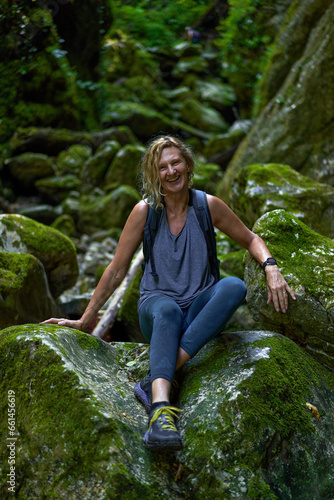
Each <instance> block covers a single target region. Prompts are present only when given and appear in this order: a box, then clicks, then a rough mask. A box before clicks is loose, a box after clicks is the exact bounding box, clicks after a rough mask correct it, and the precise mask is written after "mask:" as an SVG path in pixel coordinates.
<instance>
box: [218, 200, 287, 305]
mask: <svg viewBox="0 0 334 500" xmlns="http://www.w3.org/2000/svg"><path fill="white" fill-rule="evenodd" d="M208 203H209V208H210V213H211V218H212V223H213V225H214V226H215V227H217V229H219V230H220V231H222V232H224V233H225V234H226V235H227V236H229V237H230V238H232V239H233V240H234V241H236V242H237V243H239V245H241V246H243V247H244V248H246V249H247V250H248V251H249V253H250V254H251V255H252V257H254V259H256V260H257V262H259V263H260V264H261V266H262V265H263V263H264V262H265V261H266V260H267V258H268V257H271V254H270V252H269V250H268V248H267V246H266V245H265V243H264V241H263V240H262V238H260V237H259V236H257V235H256V234H254V233H253V232H252V231H250V230H249V229H248V228H247V227H246V226H245V225H244V224H243V222H241V220H240V219H239V218H238V217H237V216H236V215H235V213H234V212H233V211H232V210H231V209H230V208H229V207H228V206H227V205H226V204H225V203H224V202H223V201H222V200H220V199H219V198H216V197H215V196H208ZM265 273H266V278H267V290H268V301H267V303H268V304H269V303H270V302H271V301H273V303H274V307H275V309H276V311H279V310H280V308H281V310H282V311H283V312H286V310H287V308H288V295H287V293H289V294H290V295H291V297H292V298H293V299H294V300H295V299H296V297H295V295H294V293H293V291H292V290H291V288H290V287H289V285H288V284H287V282H286V281H285V279H284V278H283V276H282V274H281V272H280V270H279V268H278V266H266V268H265Z"/></svg>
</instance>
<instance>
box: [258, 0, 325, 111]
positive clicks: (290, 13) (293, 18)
mask: <svg viewBox="0 0 334 500" xmlns="http://www.w3.org/2000/svg"><path fill="white" fill-rule="evenodd" d="M331 4H332V1H331V0H312V1H308V0H306V1H305V0H303V1H300V0H297V1H296V0H295V1H293V2H290V6H289V8H288V9H287V12H286V16H285V18H284V20H283V23H282V25H281V27H280V30H279V32H278V34H277V37H276V40H275V42H274V43H273V44H272V47H271V51H270V55H269V60H268V62H267V65H266V68H265V71H264V75H263V77H262V78H261V80H260V83H259V86H258V90H257V95H256V101H257V108H258V109H260V110H261V109H263V108H264V107H265V106H266V105H267V104H268V102H269V101H270V100H271V99H272V98H273V97H274V96H275V95H276V93H277V92H278V90H279V88H280V87H281V85H282V84H283V82H284V80H285V78H286V77H287V75H288V74H289V71H290V69H291V68H292V67H293V65H294V64H295V63H296V62H297V61H298V59H299V58H300V57H301V56H302V54H303V52H304V48H305V46H306V44H307V42H308V38H309V35H310V32H311V31H312V30H313V28H314V27H315V26H316V25H317V23H318V22H319V19H320V18H321V17H322V16H323V15H324V13H325V12H326V10H327V9H328V7H330V5H331Z"/></svg>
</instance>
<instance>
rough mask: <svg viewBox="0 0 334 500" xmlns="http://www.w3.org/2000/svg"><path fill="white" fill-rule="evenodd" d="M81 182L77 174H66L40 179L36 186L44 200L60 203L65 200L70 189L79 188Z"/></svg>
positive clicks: (55, 203)
mask: <svg viewBox="0 0 334 500" xmlns="http://www.w3.org/2000/svg"><path fill="white" fill-rule="evenodd" d="M80 184H81V183H80V179H79V177H78V176H77V175H73V174H66V175H63V176H60V175H55V176H53V177H45V178H44V179H39V180H38V181H36V182H35V187H36V189H37V191H38V194H39V195H40V197H41V199H42V200H43V201H44V202H47V203H51V204H53V205H58V204H60V203H61V202H62V201H64V200H65V198H66V197H67V195H68V194H69V193H70V191H73V190H75V189H78V188H79V186H80Z"/></svg>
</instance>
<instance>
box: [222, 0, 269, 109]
mask: <svg viewBox="0 0 334 500" xmlns="http://www.w3.org/2000/svg"><path fill="white" fill-rule="evenodd" d="M228 3H229V13H228V16H227V17H226V18H225V19H222V20H221V21H220V23H219V27H218V31H219V32H220V35H221V36H220V37H219V38H218V39H217V40H216V42H215V43H216V46H217V47H218V48H219V55H220V58H221V61H222V68H223V69H222V76H223V77H225V78H226V79H227V80H228V81H229V82H230V84H231V85H232V87H233V88H234V91H235V93H236V96H237V98H238V101H239V103H240V106H241V108H243V109H245V110H246V114H250V111H251V108H250V106H251V104H252V97H253V93H254V88H255V87H256V84H257V82H258V80H259V78H260V77H261V74H262V72H263V69H264V66H265V64H266V62H267V60H268V57H269V53H270V44H271V43H272V41H273V36H274V31H275V30H273V29H272V28H268V27H267V21H268V19H269V18H270V17H271V16H273V15H274V14H275V9H274V8H273V7H271V6H270V3H269V4H268V2H266V3H265V2H263V0H229V2H228Z"/></svg>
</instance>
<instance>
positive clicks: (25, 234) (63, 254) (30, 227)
mask: <svg viewBox="0 0 334 500" xmlns="http://www.w3.org/2000/svg"><path fill="white" fill-rule="evenodd" d="M0 236H1V238H0V250H2V251H3V252H8V253H12V252H13V253H18V254H21V253H23V254H26V253H28V254H31V255H33V256H34V257H36V258H37V259H38V260H39V261H40V262H41V263H42V264H43V267H44V269H45V272H46V275H47V278H48V282H49V286H50V291H51V294H52V295H53V296H54V297H58V296H59V295H60V294H61V293H62V292H63V291H64V290H67V289H68V288H71V287H72V286H73V285H74V284H75V282H76V280H77V277H78V263H77V258H76V250H75V246H74V245H73V243H72V242H71V240H70V239H69V238H67V237H66V236H65V235H63V234H62V233H60V232H59V231H57V230H56V229H53V228H50V227H48V226H44V225H43V224H40V223H38V222H36V221H34V220H32V219H29V217H24V216H23V215H17V214H2V215H0Z"/></svg>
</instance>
